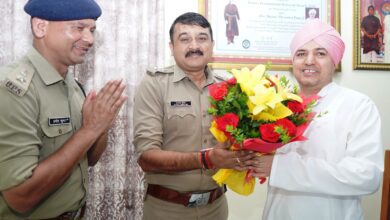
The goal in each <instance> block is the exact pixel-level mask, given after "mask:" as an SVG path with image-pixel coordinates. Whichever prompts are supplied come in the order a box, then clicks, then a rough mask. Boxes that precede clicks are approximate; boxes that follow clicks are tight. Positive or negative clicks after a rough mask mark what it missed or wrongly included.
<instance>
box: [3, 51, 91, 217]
mask: <svg viewBox="0 0 390 220" xmlns="http://www.w3.org/2000/svg"><path fill="white" fill-rule="evenodd" d="M83 101H84V96H83V93H82V91H81V89H80V88H79V86H78V85H77V83H76V81H75V80H74V78H73V76H71V74H67V76H66V78H65V79H63V78H62V77H61V76H60V75H59V73H58V72H57V71H56V70H55V69H54V68H53V67H52V66H51V65H50V64H49V63H48V62H47V61H46V60H45V59H44V58H43V57H42V56H41V55H40V54H39V53H38V52H37V51H36V50H35V49H31V50H30V51H29V53H28V54H27V56H26V57H24V58H23V59H21V60H20V61H19V62H17V63H16V64H13V65H10V66H8V67H5V68H3V69H2V70H0V103H1V104H0V115H1V117H0V176H1V178H0V191H3V190H5V189H8V188H10V187H13V186H16V185H18V184H21V183H22V182H23V181H25V180H26V179H28V178H30V177H31V175H32V173H33V170H34V168H35V167H36V166H37V165H38V163H39V161H41V160H43V159H45V158H46V157H48V156H49V155H51V154H52V153H54V152H55V151H56V150H58V149H59V148H60V147H61V146H62V145H63V144H64V143H65V141H66V140H68V139H69V138H70V137H71V136H72V135H73V134H74V132H75V131H76V130H77V129H79V128H80V127H81V120H82V118H81V117H82V116H81V108H82V104H83ZM87 167H88V163H87V157H86V156H85V157H84V158H83V159H82V160H81V161H80V163H79V164H78V166H76V168H75V169H74V171H73V173H72V174H71V176H70V177H69V178H68V179H67V180H66V181H65V183H64V184H63V185H62V186H61V187H60V188H58V189H57V190H56V191H54V192H53V193H51V194H50V195H49V196H48V197H47V198H46V199H44V200H43V201H42V202H41V203H39V204H38V205H37V207H36V208H34V209H33V210H32V211H31V212H30V213H27V214H26V215H20V214H17V213H15V212H13V211H12V210H11V209H9V207H8V206H7V204H6V203H5V200H4V198H3V197H2V195H1V194H0V219H7V220H9V219H25V218H27V219H44V218H53V217H56V216H59V215H61V214H62V213H64V212H69V211H75V210H77V209H78V208H79V207H80V206H82V205H83V204H84V203H85V196H86V191H87V186H88V182H87V181H88V178H87Z"/></svg>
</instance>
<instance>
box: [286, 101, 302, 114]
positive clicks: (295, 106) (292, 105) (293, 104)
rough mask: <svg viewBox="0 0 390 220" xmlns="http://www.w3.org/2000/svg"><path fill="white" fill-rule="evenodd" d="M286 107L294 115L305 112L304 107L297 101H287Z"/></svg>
mask: <svg viewBox="0 0 390 220" xmlns="http://www.w3.org/2000/svg"><path fill="white" fill-rule="evenodd" d="M287 107H288V108H289V109H290V110H291V111H292V112H294V113H296V114H299V113H302V112H303V111H304V110H305V106H303V104H302V103H300V102H297V101H289V102H288V103H287Z"/></svg>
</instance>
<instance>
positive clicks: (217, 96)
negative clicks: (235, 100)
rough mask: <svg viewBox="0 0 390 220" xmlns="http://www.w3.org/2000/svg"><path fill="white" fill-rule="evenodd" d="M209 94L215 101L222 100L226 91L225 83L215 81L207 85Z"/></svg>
mask: <svg viewBox="0 0 390 220" xmlns="http://www.w3.org/2000/svg"><path fill="white" fill-rule="evenodd" d="M209 91H210V96H211V97H212V98H213V99H214V100H216V101H222V100H223V98H225V96H226V95H227V93H228V88H227V85H226V84H225V83H216V84H213V85H210V86H209Z"/></svg>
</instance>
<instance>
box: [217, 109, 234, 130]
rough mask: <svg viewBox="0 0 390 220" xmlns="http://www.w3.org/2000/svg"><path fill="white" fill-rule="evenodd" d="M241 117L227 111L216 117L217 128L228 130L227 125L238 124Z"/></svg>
mask: <svg viewBox="0 0 390 220" xmlns="http://www.w3.org/2000/svg"><path fill="white" fill-rule="evenodd" d="M238 121H239V118H238V116H237V115H236V114H234V113H227V114H225V115H223V116H221V117H219V118H217V119H215V122H216V123H217V128H218V129H219V130H221V131H224V132H226V126H228V125H230V126H233V127H234V128H235V127H237V126H238Z"/></svg>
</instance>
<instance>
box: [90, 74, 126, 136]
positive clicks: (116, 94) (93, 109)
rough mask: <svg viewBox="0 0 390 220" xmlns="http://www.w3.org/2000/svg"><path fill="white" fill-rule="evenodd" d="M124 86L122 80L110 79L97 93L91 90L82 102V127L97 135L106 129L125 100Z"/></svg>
mask: <svg viewBox="0 0 390 220" xmlns="http://www.w3.org/2000/svg"><path fill="white" fill-rule="evenodd" d="M125 88H126V85H125V84H124V83H122V80H111V81H109V82H107V83H106V85H104V87H103V88H102V89H101V90H100V91H99V92H98V93H97V94H96V92H95V91H91V92H90V93H89V94H88V96H87V97H86V99H85V101H84V104H83V110H82V111H83V127H86V128H88V129H91V130H93V131H94V132H96V134H98V135H101V134H102V133H104V132H105V131H107V130H108V129H109V128H110V127H111V125H112V122H113V121H114V119H115V117H116V116H117V115H118V112H119V110H120V108H121V107H122V105H123V103H125V101H126V100H127V96H126V95H124V94H123V92H124V90H125Z"/></svg>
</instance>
